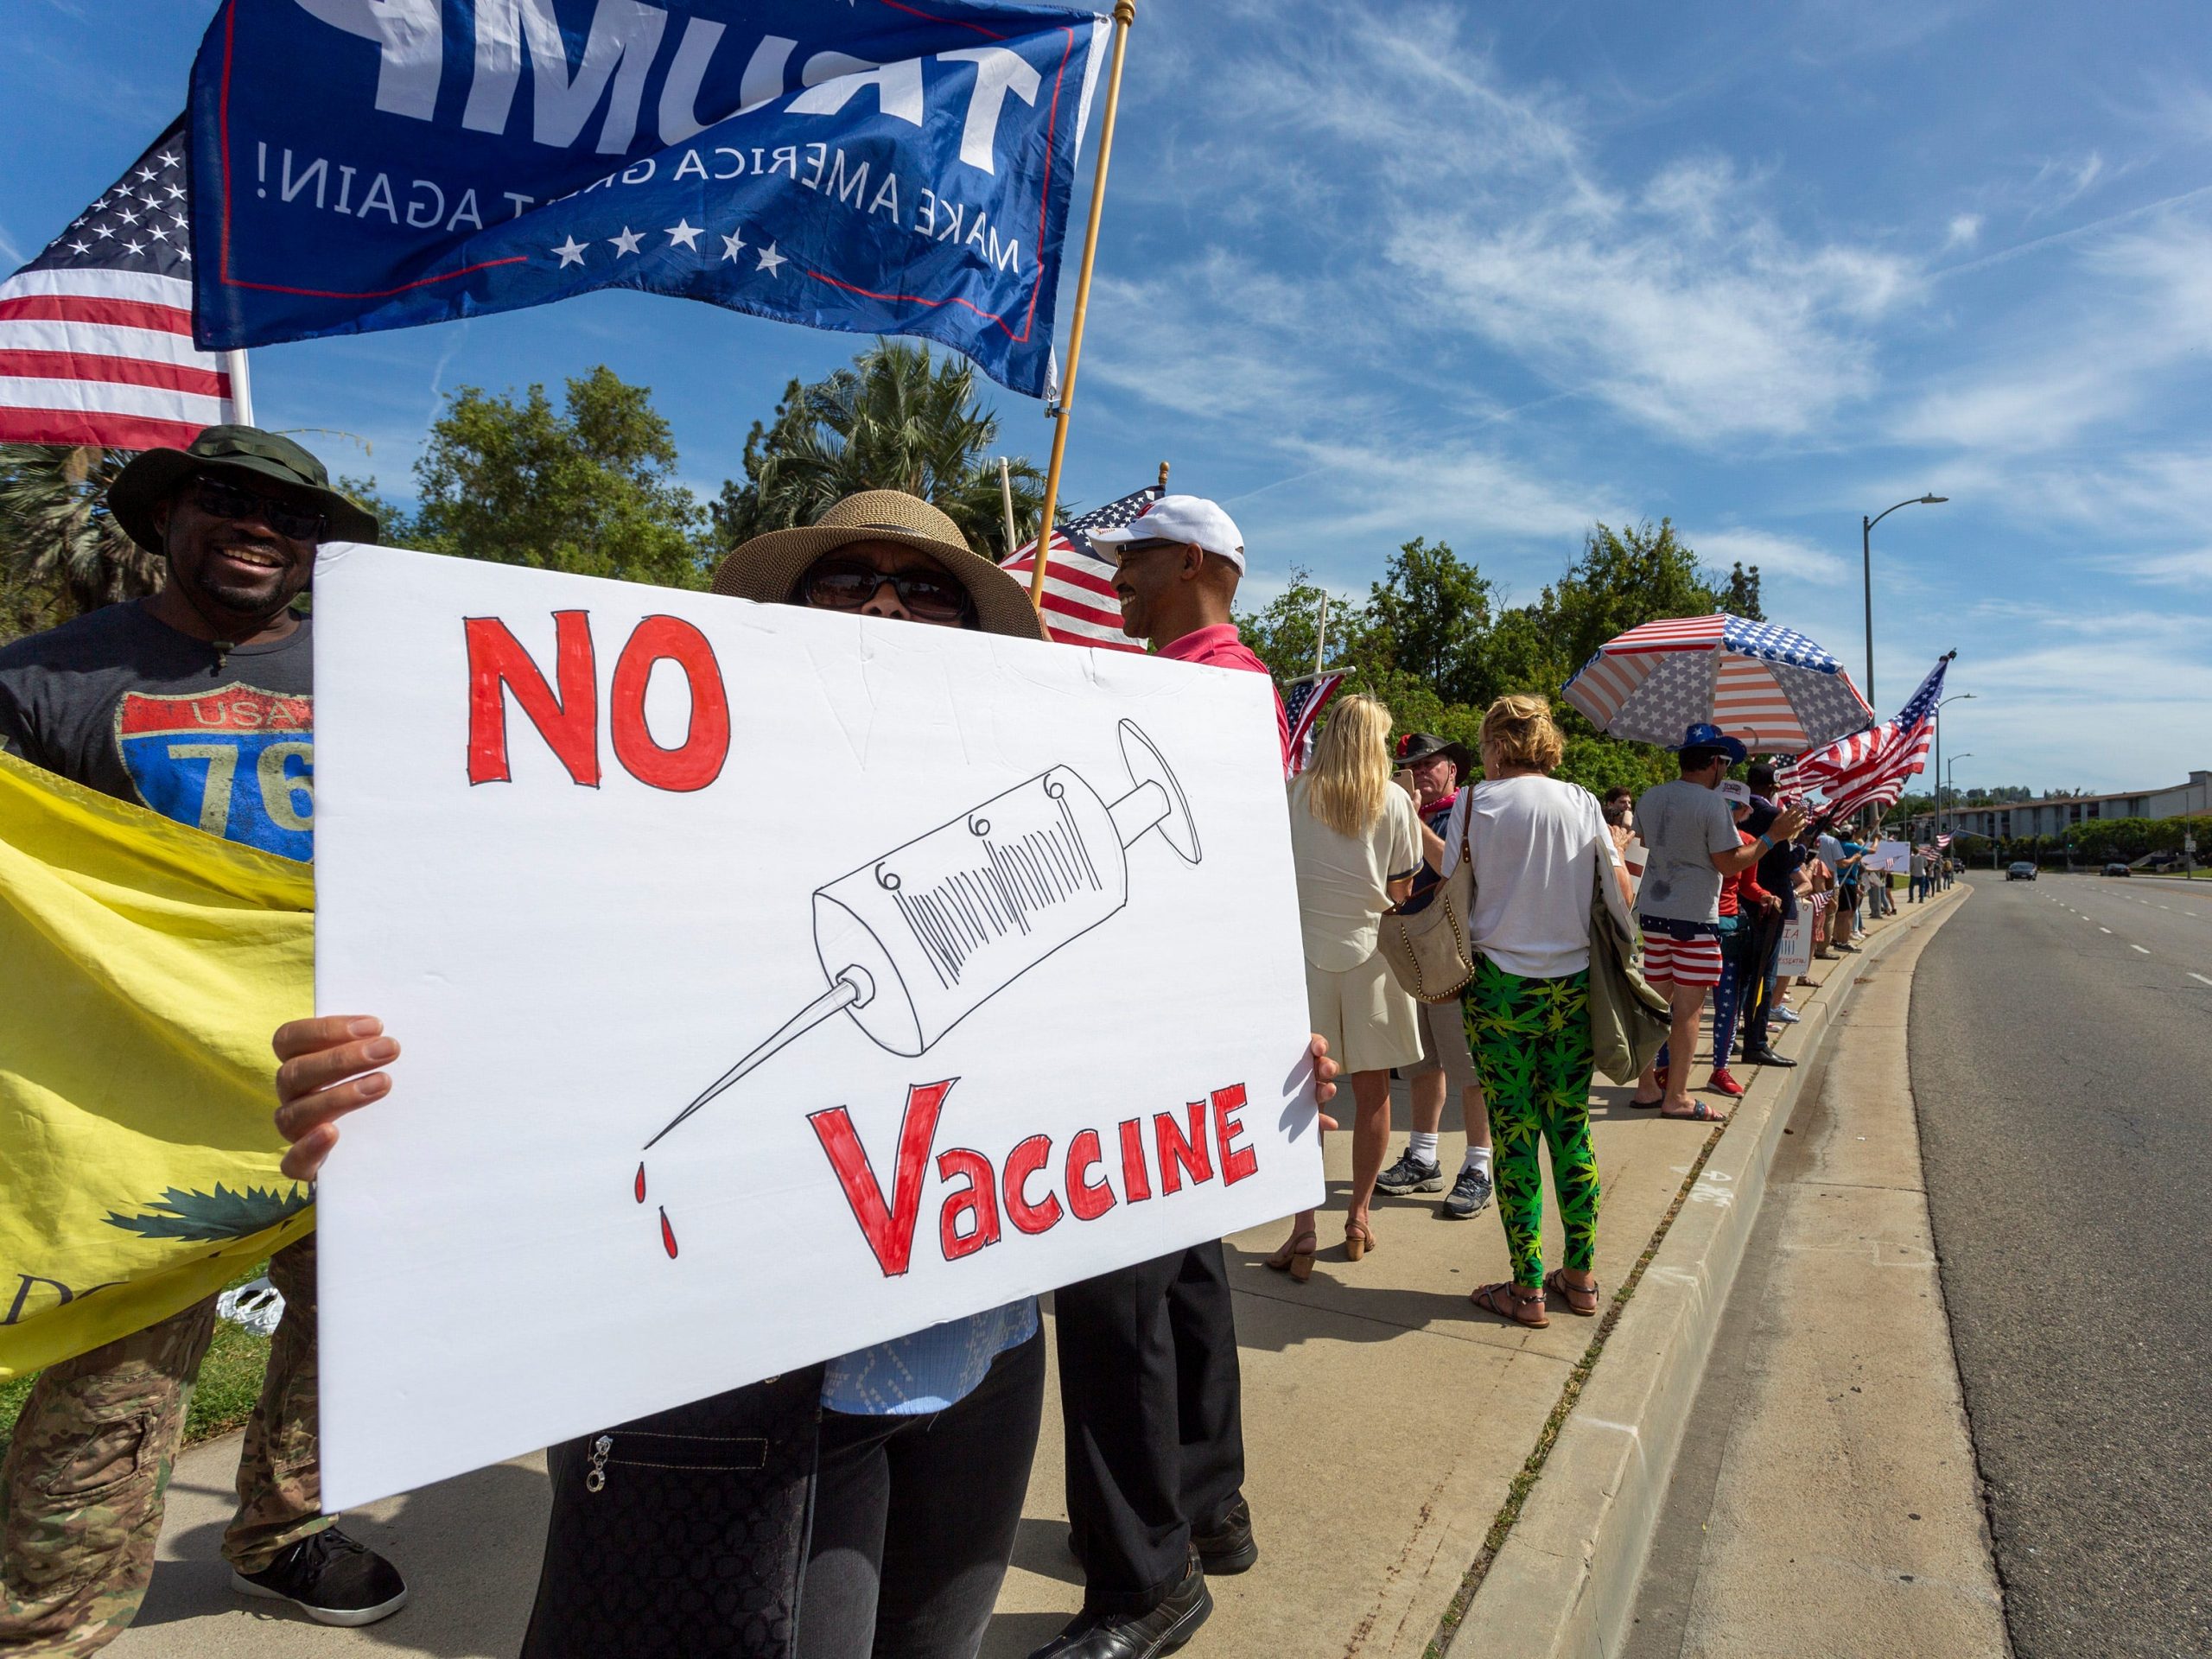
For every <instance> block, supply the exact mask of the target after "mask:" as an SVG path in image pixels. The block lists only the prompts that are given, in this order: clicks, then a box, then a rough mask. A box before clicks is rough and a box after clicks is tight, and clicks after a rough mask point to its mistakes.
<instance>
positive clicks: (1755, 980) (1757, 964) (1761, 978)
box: [1744, 910, 1783, 1054]
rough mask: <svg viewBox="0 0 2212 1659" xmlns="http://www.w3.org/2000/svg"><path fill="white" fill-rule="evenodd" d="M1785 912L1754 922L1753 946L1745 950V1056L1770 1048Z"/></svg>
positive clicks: (1774, 912)
mask: <svg viewBox="0 0 2212 1659" xmlns="http://www.w3.org/2000/svg"><path fill="white" fill-rule="evenodd" d="M1782 929H1783V920H1782V912H1780V911H1778V910H1762V911H1759V912H1756V913H1755V914H1754V915H1753V916H1752V918H1751V943H1750V944H1749V945H1748V947H1747V948H1746V949H1745V953H1744V956H1745V973H1746V974H1747V975H1748V976H1749V979H1748V982H1747V984H1746V986H1745V997H1744V1052H1745V1053H1746V1054H1756V1053H1758V1052H1760V1051H1761V1050H1762V1049H1764V1048H1765V1047H1766V1046H1767V1031H1768V1027H1769V1023H1770V1019H1771V1017H1772V1015H1773V1013H1774V1003H1773V998H1772V995H1771V993H1772V991H1773V987H1774V965H1775V963H1776V960H1777V957H1779V955H1780V953H1781V950H1782Z"/></svg>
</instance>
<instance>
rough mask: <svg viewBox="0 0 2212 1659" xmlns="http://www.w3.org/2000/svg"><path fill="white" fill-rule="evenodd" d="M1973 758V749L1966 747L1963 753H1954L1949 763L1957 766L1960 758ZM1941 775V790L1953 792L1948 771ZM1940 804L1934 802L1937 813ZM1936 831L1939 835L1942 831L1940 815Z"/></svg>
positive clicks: (1940, 806) (1947, 792) (1939, 810)
mask: <svg viewBox="0 0 2212 1659" xmlns="http://www.w3.org/2000/svg"><path fill="white" fill-rule="evenodd" d="M1973 759H1974V751H1973V750H1972V749H1968V750H1967V752H1966V753H1964V754H1955V755H1953V756H1952V757H1951V765H1952V766H1957V765H1958V764H1959V762H1960V761H1961V760H1973ZM1942 776H1943V792H1944V793H1945V794H1946V795H1948V794H1950V793H1952V792H1953V791H1952V788H1951V779H1950V773H1949V772H1948V771H1947V772H1944V773H1943V774H1942ZM1942 805H1943V804H1942V802H1941V801H1938V802H1936V810H1937V811H1938V812H1939V813H1940V812H1941V811H1942ZM1942 833H1943V820H1942V817H1937V818H1936V834H1937V835H1939V836H1940V835H1942Z"/></svg>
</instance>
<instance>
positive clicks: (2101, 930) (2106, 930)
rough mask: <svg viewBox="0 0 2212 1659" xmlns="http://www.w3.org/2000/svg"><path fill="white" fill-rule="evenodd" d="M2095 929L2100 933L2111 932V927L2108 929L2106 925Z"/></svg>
mask: <svg viewBox="0 0 2212 1659" xmlns="http://www.w3.org/2000/svg"><path fill="white" fill-rule="evenodd" d="M2097 931H2098V932H2100V933H2109V932H2111V931H2112V929H2110V928H2108V927H2101V928H2099V929H2098V930H2097Z"/></svg>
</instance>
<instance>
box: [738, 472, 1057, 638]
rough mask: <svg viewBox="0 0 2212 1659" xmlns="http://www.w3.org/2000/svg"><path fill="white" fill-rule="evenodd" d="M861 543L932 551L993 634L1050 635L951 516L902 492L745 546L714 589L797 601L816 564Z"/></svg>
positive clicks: (869, 497)
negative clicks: (800, 581) (803, 578)
mask: <svg viewBox="0 0 2212 1659" xmlns="http://www.w3.org/2000/svg"><path fill="white" fill-rule="evenodd" d="M855 542H895V543H898V544H899V546H901V547H911V548H912V549H914V550H916V551H917V552H921V553H926V554H928V555H929V556H931V558H933V559H935V560H936V561H937V562H938V563H940V564H942V565H943V566H944V568H945V569H946V571H947V572H948V573H949V574H950V575H951V576H952V578H953V579H954V580H955V581H957V582H959V583H960V585H961V586H962V587H963V588H966V589H967V590H968V596H969V598H970V599H972V600H974V601H975V602H976V620H977V621H978V622H979V623H980V624H981V625H982V628H983V631H984V632H987V633H1003V634H1008V635H1011V636H1013V637H1014V638H1015V639H1045V638H1046V632H1045V625H1044V622H1043V621H1042V620H1040V619H1039V616H1038V614H1037V613H1036V611H1035V609H1034V608H1033V607H1031V605H1030V603H1029V594H1028V592H1027V590H1026V589H1025V588H1023V587H1022V585H1021V584H1020V582H1017V581H1015V580H1014V578H1013V577H1012V576H1010V575H1007V573H1006V572H1005V571H1003V570H1001V569H999V568H998V566H996V565H995V564H993V563H991V562H990V561H989V560H988V559H987V558H985V557H984V556H982V554H980V553H978V552H976V550H974V549H972V548H970V547H969V545H968V543H967V540H966V538H965V537H963V536H962V535H961V533H960V527H959V526H958V525H957V524H954V523H953V522H952V520H951V519H950V518H947V517H946V516H945V515H944V513H942V512H939V511H938V509H937V508H935V507H933V506H931V505H930V504H929V503H928V502H926V501H924V500H922V499H919V498H918V497H916V496H912V495H908V494H906V493H905V492H904V491H901V490H862V491H861V493H859V494H857V495H849V496H847V497H846V498H845V499H843V500H842V501H839V502H836V503H835V504H833V505H830V506H829V508H827V509H826V510H825V511H824V512H823V515H822V516H821V518H817V519H816V520H815V521H814V523H812V524H808V525H804V526H803V527H801V528H799V529H796V530H772V531H768V532H767V533H766V534H765V535H760V536H755V537H753V539H752V540H750V541H748V542H741V543H739V544H738V545H737V546H736V547H734V548H733V549H732V550H730V553H729V556H728V557H727V558H725V559H724V560H723V561H722V562H721V566H720V567H719V568H718V569H716V570H715V582H714V589H715V592H716V593H718V594H729V595H731V596H732V597H734V598H737V599H752V600H758V601H761V602H762V603H764V604H770V605H774V604H785V603H789V602H791V599H792V593H791V590H792V589H793V588H796V587H797V586H798V579H799V577H800V576H801V575H804V574H805V571H806V569H807V567H808V566H809V565H810V564H812V563H814V562H815V561H816V560H817V559H818V558H820V557H821V556H823V554H825V553H833V552H835V551H836V550H837V549H839V548H841V547H849V546H850V545H851V544H852V543H855Z"/></svg>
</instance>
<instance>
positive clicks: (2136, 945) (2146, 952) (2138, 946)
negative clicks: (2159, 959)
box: [2127, 944, 2151, 957]
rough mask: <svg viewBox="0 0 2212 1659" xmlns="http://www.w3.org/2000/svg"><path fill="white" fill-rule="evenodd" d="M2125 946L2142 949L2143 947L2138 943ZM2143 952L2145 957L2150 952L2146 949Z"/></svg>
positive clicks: (2131, 948)
mask: <svg viewBox="0 0 2212 1659" xmlns="http://www.w3.org/2000/svg"><path fill="white" fill-rule="evenodd" d="M2127 948H2128V949H2129V950H2143V947H2142V946H2141V945H2139V944H2131V945H2129V946H2128V947H2127ZM2143 954H2144V955H2145V956H2146V957H2147V956H2149V955H2150V954H2151V953H2150V952H2149V951H2148V950H2143Z"/></svg>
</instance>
